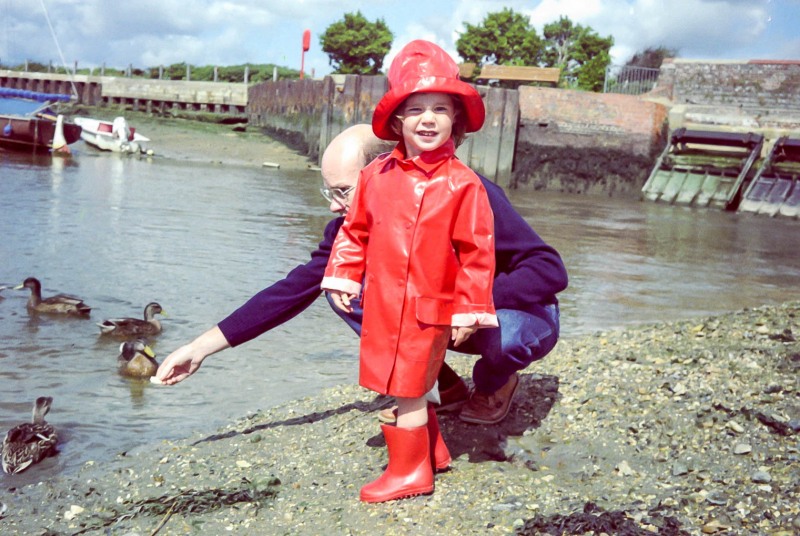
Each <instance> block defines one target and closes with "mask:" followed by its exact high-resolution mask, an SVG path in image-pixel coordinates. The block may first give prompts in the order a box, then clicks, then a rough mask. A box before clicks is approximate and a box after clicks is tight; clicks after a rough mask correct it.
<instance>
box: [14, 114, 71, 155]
mask: <svg viewBox="0 0 800 536" xmlns="http://www.w3.org/2000/svg"><path fill="white" fill-rule="evenodd" d="M63 133H64V139H65V140H66V143H67V145H69V144H72V143H75V142H76V141H78V140H79V139H80V137H81V127H80V126H78V125H76V124H74V123H69V122H66V121H65V122H64V123H63ZM55 134H56V122H55V121H51V120H49V119H42V118H33V117H19V116H13V115H0V148H3V149H6V150H10V151H19V152H28V153H46V152H50V151H51V150H52V149H53V139H54V137H55Z"/></svg>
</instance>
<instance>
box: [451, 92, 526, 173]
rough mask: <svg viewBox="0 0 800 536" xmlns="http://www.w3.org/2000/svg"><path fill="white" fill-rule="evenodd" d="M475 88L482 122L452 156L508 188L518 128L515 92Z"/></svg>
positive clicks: (517, 104) (517, 99)
mask: <svg viewBox="0 0 800 536" xmlns="http://www.w3.org/2000/svg"><path fill="white" fill-rule="evenodd" d="M477 89H478V92H479V93H480V94H481V97H483V104H484V106H485V107H486V121H484V123H483V128H481V129H480V130H479V131H478V132H475V133H473V134H470V135H468V136H467V139H466V140H465V141H464V143H462V144H461V146H460V147H459V148H458V150H457V151H456V155H457V156H458V157H459V159H461V161H462V162H464V163H465V164H467V165H468V166H469V167H470V168H472V169H473V170H474V171H476V172H478V173H480V174H481V175H483V176H485V177H487V178H489V179H490V180H492V181H493V182H495V183H497V184H499V185H501V186H503V187H510V186H511V172H512V168H513V165H514V149H515V148H516V143H517V129H518V127H519V97H518V95H517V91H516V90H514V89H502V88H494V87H493V88H490V87H485V86H479V87H478V88H477Z"/></svg>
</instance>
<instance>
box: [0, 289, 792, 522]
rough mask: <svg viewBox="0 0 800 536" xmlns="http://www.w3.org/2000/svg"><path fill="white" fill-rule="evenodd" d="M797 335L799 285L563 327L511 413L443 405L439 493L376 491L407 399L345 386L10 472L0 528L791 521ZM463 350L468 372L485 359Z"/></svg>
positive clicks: (458, 361)
mask: <svg viewBox="0 0 800 536" xmlns="http://www.w3.org/2000/svg"><path fill="white" fill-rule="evenodd" d="M798 334H800V302H787V303H785V304H783V305H780V306H774V307H773V306H770V307H767V306H765V307H759V308H753V309H746V310H743V311H739V312H733V313H730V314H725V315H721V316H717V317H709V318H700V319H697V318H695V319H692V320H687V321H680V322H670V323H664V324H657V325H643V326H637V327H632V328H628V329H624V330H618V331H609V332H602V333H596V334H593V335H591V336H586V337H582V338H578V339H574V340H562V341H561V342H560V343H559V344H558V346H557V347H556V349H555V350H554V351H553V353H552V354H551V355H550V356H548V357H547V358H546V359H545V360H543V361H541V362H539V363H537V364H535V365H534V366H532V367H530V368H529V369H528V370H526V371H525V374H523V375H522V383H521V388H520V391H519V392H518V393H517V397H516V399H515V402H514V404H513V406H512V410H511V413H510V415H509V417H508V418H507V419H506V420H505V421H504V422H502V423H501V424H499V425H495V426H479V425H470V424H466V423H463V422H461V421H460V420H459V419H458V418H457V417H456V416H454V415H443V416H442V417H441V419H440V421H441V424H442V431H443V434H444V437H445V439H446V441H447V443H448V446H449V447H450V450H451V453H452V454H453V457H454V463H453V466H452V468H451V469H450V470H449V471H447V472H444V473H440V474H438V475H437V477H436V490H435V492H434V493H433V494H432V495H428V496H422V497H416V498H413V499H407V500H402V501H395V502H391V503H384V504H377V505H367V504H363V503H360V502H359V500H358V490H359V488H360V486H361V485H362V484H364V483H366V482H368V481H370V480H372V479H374V478H376V477H377V476H378V475H379V474H380V472H381V471H382V467H383V465H384V464H385V462H386V449H385V446H384V442H383V438H382V435H381V434H380V429H379V425H378V421H377V419H376V413H377V411H378V410H379V409H381V408H383V407H385V406H386V405H387V404H390V403H391V401H390V400H388V399H385V398H382V397H377V398H376V397H375V396H374V394H373V393H370V392H368V391H366V390H364V389H361V388H359V387H357V386H343V387H340V388H334V389H330V390H326V391H324V392H322V393H320V394H319V395H318V396H314V397H309V398H305V399H302V400H296V401H293V402H291V403H287V404H284V405H281V406H278V407H275V408H271V409H268V410H264V411H261V412H259V413H257V414H253V415H248V416H246V417H245V418H243V419H242V420H240V421H239V422H236V423H233V424H231V425H229V426H227V427H225V428H223V429H220V430H217V431H215V432H213V433H210V434H209V433H208V432H207V433H205V434H199V435H197V436H195V437H191V438H187V439H185V440H181V441H174V442H173V441H170V442H166V441H165V442H162V443H160V444H157V445H148V446H145V447H142V448H140V449H137V450H136V451H133V452H127V453H123V454H120V455H118V456H117V457H116V458H115V459H114V460H112V461H109V462H104V463H93V462H89V463H87V464H86V465H85V466H84V467H83V468H82V469H81V470H80V471H79V472H78V474H76V475H73V476H68V477H61V478H57V479H53V480H51V481H48V482H42V483H40V484H38V485H35V486H28V487H25V488H21V489H15V488H8V487H6V489H5V490H4V492H3V494H2V503H3V504H2V506H0V511H2V513H0V533H2V534H36V535H44V534H48V535H55V534H120V535H128V536H132V535H145V534H156V533H159V534H226V533H230V534H247V535H249V534H253V535H258V534H270V535H271V534H292V535H294V534H302V535H305V534H308V535H317V534H345V535H361V534H387V535H395V534H396V535H401V534H415V535H427V534H431V535H433V534H436V535H442V534H593V533H594V534H603V533H605V534H625V535H629V534H631V535H638V534H662V535H663V534H676V535H683V534H720V535H722V534H725V535H728V534H731V535H733V534H736V535H739V534H759V535H761V534H771V535H785V536H790V535H793V534H798V533H800V463H798V462H799V461H800V451H799V448H798V440H797V439H798V431H800V384H798V372H800V343H798V342H797V340H796V338H797V336H798ZM448 360H449V362H451V363H452V365H453V366H454V368H455V369H456V370H457V371H458V372H459V373H461V374H462V375H463V376H465V377H468V376H469V370H470V366H471V364H472V359H471V358H469V357H466V356H460V355H457V354H452V355H451V356H448ZM165 388H166V387H165ZM184 388H190V386H187V387H184ZM217 403H220V404H222V403H224V396H220V399H219V400H218V401H217ZM6 482H10V481H6Z"/></svg>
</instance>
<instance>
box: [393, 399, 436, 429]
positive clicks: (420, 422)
mask: <svg viewBox="0 0 800 536" xmlns="http://www.w3.org/2000/svg"><path fill="white" fill-rule="evenodd" d="M426 424H428V401H427V400H425V397H424V396H421V397H419V398H398V399H397V426H398V427H400V428H416V427H417V426H425V425H426Z"/></svg>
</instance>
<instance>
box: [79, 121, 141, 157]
mask: <svg viewBox="0 0 800 536" xmlns="http://www.w3.org/2000/svg"><path fill="white" fill-rule="evenodd" d="M74 121H75V124H77V125H79V126H80V127H81V129H82V130H81V138H82V139H83V141H85V142H86V143H88V144H89V145H92V146H93V147H96V148H97V149H100V150H103V151H112V152H115V153H147V152H148V150H147V147H146V146H145V143H146V142H148V141H150V138H147V137H146V136H143V135H141V134H139V133H138V132H136V129H135V128H133V127H131V126H129V125H128V122H127V121H126V120H125V118H124V117H116V118H115V119H114V120H113V121H103V120H102V119H92V118H90V117H76V118H74Z"/></svg>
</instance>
